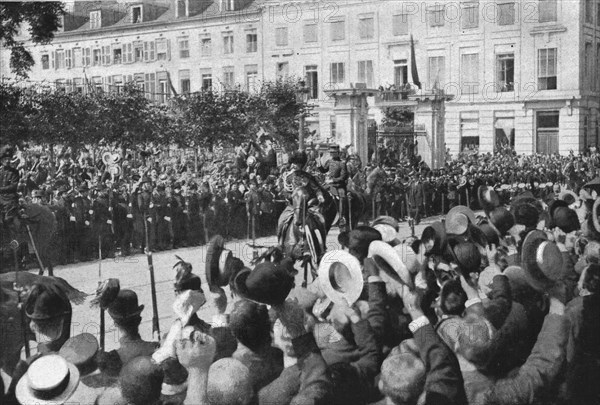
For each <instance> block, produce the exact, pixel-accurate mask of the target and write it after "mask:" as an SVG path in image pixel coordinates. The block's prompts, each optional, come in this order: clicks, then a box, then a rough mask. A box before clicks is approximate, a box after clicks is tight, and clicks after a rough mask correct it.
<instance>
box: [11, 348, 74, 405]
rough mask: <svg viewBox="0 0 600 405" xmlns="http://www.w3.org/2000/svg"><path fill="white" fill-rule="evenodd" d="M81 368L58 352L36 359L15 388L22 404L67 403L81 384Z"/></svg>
mask: <svg viewBox="0 0 600 405" xmlns="http://www.w3.org/2000/svg"><path fill="white" fill-rule="evenodd" d="M79 378H80V376H79V370H78V369H77V367H76V366H75V365H74V364H72V363H69V362H68V361H67V360H65V359H64V358H62V357H61V356H59V355H58V354H48V355H46V356H42V357H40V358H38V359H37V360H35V361H34V362H33V363H31V365H30V366H29V368H28V369H27V372H26V373H25V375H23V377H21V379H20V380H19V382H18V383H17V387H16V389H15V395H16V397H17V400H18V401H19V403H21V404H39V405H60V404H63V403H65V402H66V401H67V400H68V399H69V398H70V397H71V395H73V393H74V392H75V390H76V389H77V386H78V385H79Z"/></svg>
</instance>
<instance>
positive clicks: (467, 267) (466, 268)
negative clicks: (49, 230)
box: [448, 238, 481, 277]
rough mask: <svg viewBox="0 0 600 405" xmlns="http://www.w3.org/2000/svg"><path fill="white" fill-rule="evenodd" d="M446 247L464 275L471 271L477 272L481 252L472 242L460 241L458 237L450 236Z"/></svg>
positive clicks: (479, 266) (479, 265)
mask: <svg viewBox="0 0 600 405" xmlns="http://www.w3.org/2000/svg"><path fill="white" fill-rule="evenodd" d="M448 248H449V250H450V253H451V254H452V258H453V260H454V262H455V263H456V264H457V265H458V267H459V269H460V271H461V273H462V274H463V275H464V276H465V277H467V276H468V275H469V274H471V273H479V271H480V268H481V254H480V253H479V249H478V248H477V246H476V245H475V244H474V243H471V242H462V241H460V240H459V239H456V238H450V240H449V241H448Z"/></svg>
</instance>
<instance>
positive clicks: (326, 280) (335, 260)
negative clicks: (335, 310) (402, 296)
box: [318, 242, 391, 305]
mask: <svg viewBox="0 0 600 405" xmlns="http://www.w3.org/2000/svg"><path fill="white" fill-rule="evenodd" d="M381 243H384V242H381ZM384 244H385V243H384ZM385 245H386V246H388V247H390V246H389V245H387V244H385ZM390 248H391V247H390ZM318 275H319V276H318V281H319V286H320V287H321V290H322V291H323V293H324V294H325V295H326V296H327V298H329V299H330V300H331V301H333V302H334V303H340V302H346V303H347V304H348V305H352V304H354V303H355V302H356V301H357V300H358V298H359V297H360V295H361V294H362V290H363V285H364V281H363V276H362V271H361V268H360V263H359V261H358V259H356V257H354V256H352V255H351V254H350V253H348V252H345V251H343V250H332V251H330V252H327V253H325V255H324V256H323V258H322V259H321V263H320V264H319V269H318Z"/></svg>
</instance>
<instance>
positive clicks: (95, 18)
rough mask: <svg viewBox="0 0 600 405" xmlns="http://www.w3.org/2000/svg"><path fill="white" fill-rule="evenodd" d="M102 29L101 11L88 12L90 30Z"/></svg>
mask: <svg viewBox="0 0 600 405" xmlns="http://www.w3.org/2000/svg"><path fill="white" fill-rule="evenodd" d="M101 27H102V11H101V10H94V11H90V28H91V29H96V28H101Z"/></svg>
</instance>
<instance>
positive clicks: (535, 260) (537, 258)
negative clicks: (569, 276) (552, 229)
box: [521, 230, 564, 291]
mask: <svg viewBox="0 0 600 405" xmlns="http://www.w3.org/2000/svg"><path fill="white" fill-rule="evenodd" d="M521 267H522V268H523V270H524V271H525V274H526V275H527V277H528V281H529V284H530V285H531V286H532V287H533V288H535V289H536V290H539V291H546V290H547V289H548V288H550V287H552V285H553V284H554V283H555V282H556V281H558V280H560V279H561V277H562V276H563V272H564V269H563V258H562V254H561V252H560V250H559V249H558V246H556V244H555V243H552V242H550V241H549V240H548V236H547V235H546V233H545V232H542V231H538V230H534V231H531V232H529V233H528V234H527V236H526V237H525V239H524V241H523V247H522V251H521Z"/></svg>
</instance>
